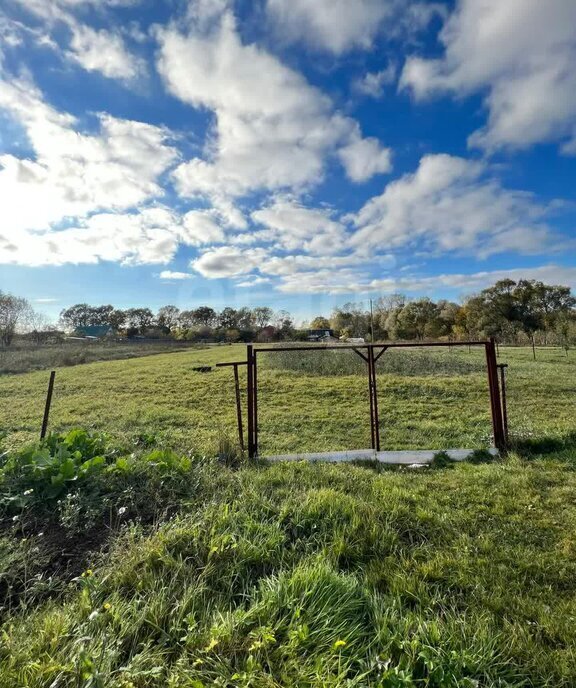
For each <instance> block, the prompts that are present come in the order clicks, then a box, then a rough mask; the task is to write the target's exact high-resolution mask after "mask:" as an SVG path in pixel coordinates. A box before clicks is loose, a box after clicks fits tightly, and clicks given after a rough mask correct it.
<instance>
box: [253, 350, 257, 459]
mask: <svg viewBox="0 0 576 688" xmlns="http://www.w3.org/2000/svg"><path fill="white" fill-rule="evenodd" d="M256 354H257V351H256V349H254V350H253V352H252V378H253V380H254V382H253V384H254V390H253V396H252V400H253V401H252V403H253V405H254V408H253V411H252V422H253V424H254V439H253V441H252V448H253V450H254V457H256V456H258V356H257V355H256Z"/></svg>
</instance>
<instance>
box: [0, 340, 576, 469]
mask: <svg viewBox="0 0 576 688" xmlns="http://www.w3.org/2000/svg"><path fill="white" fill-rule="evenodd" d="M328 353H330V352H323V353H321V354H309V353H304V354H302V357H301V359H302V360H306V359H308V363H307V368H305V369H304V370H294V369H290V367H289V363H286V360H284V361H283V360H282V359H280V358H278V359H276V358H274V357H279V356H280V355H279V354H262V359H261V363H262V366H261V370H260V375H259V382H260V385H259V387H260V397H259V401H260V404H259V408H260V414H259V416H260V440H261V450H262V453H263V454H264V455H265V454H270V453H286V452H295V451H296V452H297V451H324V450H339V449H355V448H367V447H369V446H370V428H369V411H368V390H367V382H366V378H365V377H364V376H363V374H359V372H362V369H361V368H357V367H354V366H357V365H358V363H359V364H363V362H362V361H361V360H360V359H359V358H357V357H356V356H355V355H354V354H353V352H347V353H342V354H341V353H340V352H338V353H337V355H338V356H343V357H346V359H345V360H343V361H341V362H340V363H338V364H337V366H336V369H335V368H334V363H333V362H331V363H330V365H331V366H332V367H331V368H329V369H328V370H326V369H325V368H326V361H325V360H324V361H323V360H322V358H321V357H322V356H326V355H327V354H328ZM397 353H398V352H387V353H386V354H384V356H383V357H382V358H381V359H380V361H381V363H382V370H380V371H379V374H378V385H379V407H380V422H381V423H380V424H381V437H382V446H383V448H387V449H406V448H430V449H442V448H446V447H459V446H462V447H470V448H480V447H483V446H486V445H487V444H489V442H490V440H489V436H490V432H491V426H490V413H489V404H488V393H487V382H486V374H485V372H484V366H483V353H482V352H481V351H474V350H473V351H472V352H471V353H468V352H467V350H460V351H458V350H456V349H454V350H453V351H452V352H446V351H436V352H434V353H432V354H429V356H430V357H431V359H432V360H427V359H422V355H421V354H418V355H417V360H416V362H414V358H410V357H406V356H405V357H404V358H405V359H406V360H405V361H404V360H403V359H402V356H401V355H400V360H398V358H399V357H398V355H396V354H397ZM245 355H246V354H245V347H244V346H242V345H234V346H223V347H217V348H213V349H206V350H190V351H183V352H176V353H171V354H168V355H158V356H151V357H146V358H138V359H132V360H126V361H110V362H105V363H93V364H87V365H82V366H75V367H71V368H63V369H60V370H58V373H57V379H56V391H55V394H54V401H53V409H52V415H51V428H52V429H54V430H64V429H67V428H70V427H74V426H82V427H88V428H93V429H96V430H102V431H106V432H109V433H111V434H112V435H114V436H116V437H118V438H120V439H122V440H126V439H130V438H133V437H135V436H137V435H138V434H139V433H146V434H150V433H152V434H156V435H158V437H159V438H160V439H162V440H163V441H165V442H166V443H167V444H169V445H170V446H174V447H176V448H178V449H186V450H188V449H193V450H195V451H200V452H203V453H208V454H209V453H212V454H214V453H215V452H216V451H217V450H218V446H219V443H220V441H221V439H222V438H225V437H228V438H230V439H232V440H233V441H235V440H236V416H235V407H234V393H233V381H232V373H231V371H230V370H229V369H218V370H214V371H213V372H211V373H199V372H195V371H194V370H193V368H194V367H196V366H199V365H212V364H214V363H216V362H218V361H232V360H243V359H245ZM294 355H295V354H290V356H294ZM538 356H539V358H538V360H537V361H535V362H534V361H532V360H531V352H530V350H529V349H505V350H503V351H502V354H501V358H500V360H501V361H504V362H507V363H509V364H510V368H509V369H508V378H509V389H508V397H509V414H510V427H511V431H512V433H513V434H514V436H515V437H516V438H517V439H521V440H532V441H537V440H538V439H546V440H547V441H548V440H555V441H557V442H560V443H562V442H563V441H564V440H565V439H568V440H570V435H571V433H573V432H574V417H575V416H576V402H575V399H576V358H575V356H574V353H573V352H570V354H569V356H568V357H566V356H565V355H564V353H563V352H562V351H560V350H558V349H546V350H540V351H539V352H538ZM312 357H318V358H314V361H318V363H315V364H314V365H312V364H311V363H310V360H311V359H312ZM393 357H395V360H394V362H393V363H389V361H392V360H393ZM273 366H274V367H273ZM347 366H348V367H347ZM350 366H352V367H351V368H350ZM386 366H388V368H389V369H390V368H392V370H387V369H386ZM338 367H340V368H342V369H343V370H344V372H345V373H346V374H343V375H334V373H335V372H337V371H338ZM431 367H433V368H434V369H435V373H434V375H430V374H429V370H430V368H431ZM453 369H454V371H455V373H454V374H452V370H453ZM243 378H244V376H242V383H243V393H245V389H244V387H245V385H244V379H243ZM47 382H48V376H47V374H46V373H45V372H35V373H30V374H24V375H14V376H2V377H0V428H4V429H5V430H7V431H8V432H9V441H10V443H11V444H12V445H13V444H14V443H20V442H22V441H29V440H31V439H34V438H35V437H37V436H38V433H39V429H40V425H41V420H42V413H43V405H44V397H45V392H46V387H47Z"/></svg>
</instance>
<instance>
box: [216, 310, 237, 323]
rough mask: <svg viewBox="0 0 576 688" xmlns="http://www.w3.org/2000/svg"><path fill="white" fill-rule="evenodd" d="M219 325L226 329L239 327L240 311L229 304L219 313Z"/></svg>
mask: <svg viewBox="0 0 576 688" xmlns="http://www.w3.org/2000/svg"><path fill="white" fill-rule="evenodd" d="M218 327H223V328H225V329H237V328H238V311H237V310H235V309H234V308H230V306H227V307H226V308H224V309H223V310H222V311H221V312H220V313H219V314H218Z"/></svg>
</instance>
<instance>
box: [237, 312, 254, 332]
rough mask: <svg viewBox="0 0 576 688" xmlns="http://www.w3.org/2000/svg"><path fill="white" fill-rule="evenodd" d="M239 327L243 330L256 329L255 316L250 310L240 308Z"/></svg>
mask: <svg viewBox="0 0 576 688" xmlns="http://www.w3.org/2000/svg"><path fill="white" fill-rule="evenodd" d="M237 313H238V327H239V328H240V329H241V330H250V329H252V328H253V327H254V314H253V313H252V311H251V310H250V308H246V306H244V307H243V308H239V309H238V311H237Z"/></svg>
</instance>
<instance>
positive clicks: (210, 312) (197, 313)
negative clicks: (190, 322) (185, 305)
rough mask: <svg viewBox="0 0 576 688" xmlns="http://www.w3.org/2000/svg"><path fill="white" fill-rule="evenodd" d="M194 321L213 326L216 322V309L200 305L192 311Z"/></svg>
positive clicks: (198, 323) (205, 325)
mask: <svg viewBox="0 0 576 688" xmlns="http://www.w3.org/2000/svg"><path fill="white" fill-rule="evenodd" d="M192 312H193V314H194V322H195V323H196V324H197V325H204V327H213V326H214V325H215V324H216V311H215V310H214V309H213V308H210V306H200V307H199V308H196V309H195V310H194V311H192Z"/></svg>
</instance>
